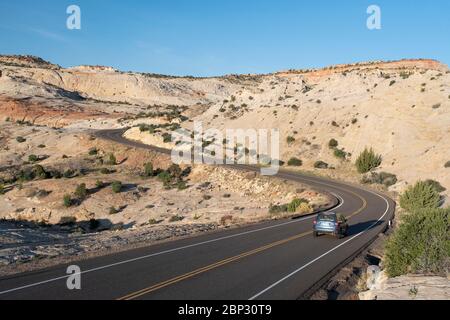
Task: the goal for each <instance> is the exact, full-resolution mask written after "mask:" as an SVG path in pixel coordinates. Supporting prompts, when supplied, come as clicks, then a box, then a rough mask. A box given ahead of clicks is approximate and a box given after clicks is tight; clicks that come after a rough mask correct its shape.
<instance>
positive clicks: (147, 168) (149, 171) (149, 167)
mask: <svg viewBox="0 0 450 320" xmlns="http://www.w3.org/2000/svg"><path fill="white" fill-rule="evenodd" d="M153 175H154V171H153V164H152V163H151V162H148V163H146V164H145V165H144V176H146V177H153Z"/></svg>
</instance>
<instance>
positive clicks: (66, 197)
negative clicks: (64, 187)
mask: <svg viewBox="0 0 450 320" xmlns="http://www.w3.org/2000/svg"><path fill="white" fill-rule="evenodd" d="M63 205H64V207H66V208H69V207H70V206H72V197H71V196H70V194H65V195H64V197H63Z"/></svg>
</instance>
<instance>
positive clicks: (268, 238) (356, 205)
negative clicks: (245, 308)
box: [0, 130, 395, 300]
mask: <svg viewBox="0 0 450 320" xmlns="http://www.w3.org/2000/svg"><path fill="white" fill-rule="evenodd" d="M98 136H99V137H100V138H104V139H109V140H112V141H116V142H118V143H122V144H126V145H128V146H132V147H137V148H143V149H151V150H156V151H160V152H164V153H168V150H162V149H159V148H154V147H151V146H146V145H143V144H140V143H138V142H131V141H128V140H125V139H123V138H122V136H121V132H120V131H117V130H110V131H101V132H99V133H98ZM236 167H237V168H238V169H246V170H254V171H256V170H258V171H259V169H258V168H253V167H247V166H236ZM278 176H279V177H281V178H284V179H288V180H293V181H299V182H302V183H305V184H308V185H311V186H312V187H315V188H318V189H322V190H326V191H328V192H331V193H333V194H335V195H336V196H337V197H338V198H339V199H340V203H339V205H338V206H337V207H336V208H335V209H334V210H335V211H336V212H338V213H342V214H344V215H345V216H347V217H348V218H349V223H350V230H349V236H348V237H347V238H345V239H341V240H337V239H335V238H333V237H328V236H323V237H319V238H317V239H315V238H313V236H312V233H311V228H312V221H313V217H306V218H301V219H295V220H282V221H271V222H265V223H261V224H258V225H252V226H248V227H244V228H239V229H231V230H225V231H220V232H216V233H211V234H204V235H200V236H197V237H194V238H189V239H183V240H177V241H173V242H168V243H163V244H157V245H153V246H149V247H146V248H141V249H135V250H130V251H126V252H123V253H117V254H113V255H108V256H104V257H98V258H93V259H89V260H86V261H82V262H79V263H78V265H79V266H80V267H81V270H82V275H81V285H82V289H81V290H74V291H70V290H68V289H67V287H66V280H67V275H66V269H67V265H63V266H59V267H53V268H50V269H47V270H42V271H38V272H32V273H26V274H20V275H16V276H12V277H9V278H3V279H0V299H176V300H196V299H214V300H215V299H231V300H247V299H298V298H299V297H301V296H302V295H303V294H305V293H307V292H309V291H310V289H311V288H312V287H313V286H314V285H316V284H317V283H318V282H319V281H320V280H323V279H324V277H326V276H327V275H329V274H330V272H333V271H334V270H336V268H337V267H339V266H341V265H342V263H343V262H344V261H346V260H348V259H349V258H351V257H352V256H354V254H355V253H357V252H359V251H360V250H361V249H362V248H363V247H365V246H366V245H367V244H368V243H370V242H371V241H372V240H373V239H374V238H376V236H377V235H378V234H379V233H380V232H382V231H383V230H384V229H385V228H386V225H387V223H388V221H389V220H390V219H391V218H392V216H393V214H394V209H395V203H394V202H393V201H392V200H391V199H389V198H386V197H385V196H383V195H381V194H378V193H375V192H373V191H370V190H365V189H361V188H359V187H356V186H351V185H348V184H343V183H340V182H336V181H330V180H326V179H323V178H318V177H310V176H303V175H300V174H295V173H289V172H284V171H282V172H280V173H279V174H278Z"/></svg>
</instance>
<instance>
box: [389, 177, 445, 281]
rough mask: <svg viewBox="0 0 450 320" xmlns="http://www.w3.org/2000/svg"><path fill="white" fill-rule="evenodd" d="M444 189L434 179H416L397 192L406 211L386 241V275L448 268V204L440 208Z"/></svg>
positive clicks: (440, 270)
mask: <svg viewBox="0 0 450 320" xmlns="http://www.w3.org/2000/svg"><path fill="white" fill-rule="evenodd" d="M443 190H445V189H443V188H442V186H441V185H440V183H439V182H437V181H434V180H427V181H419V182H417V183H416V184H415V185H413V186H410V187H409V188H408V189H407V190H406V191H405V192H404V193H403V194H402V195H401V196H400V206H401V207H402V208H403V209H404V210H406V213H405V214H404V215H403V216H402V219H401V220H400V223H399V227H398V228H397V230H396V231H395V232H394V234H393V235H392V236H391V237H390V238H389V239H388V241H387V244H386V248H385V249H386V251H385V263H386V271H387V274H388V276H390V277H396V276H400V275H404V274H408V273H421V274H437V275H445V274H446V273H448V272H449V271H450V208H447V209H441V208H439V206H440V204H441V196H440V192H442V191H443Z"/></svg>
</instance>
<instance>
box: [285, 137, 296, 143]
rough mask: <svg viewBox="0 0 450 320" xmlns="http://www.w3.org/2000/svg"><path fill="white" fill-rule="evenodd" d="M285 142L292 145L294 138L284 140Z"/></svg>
mask: <svg viewBox="0 0 450 320" xmlns="http://www.w3.org/2000/svg"><path fill="white" fill-rule="evenodd" d="M286 142H287V143H289V144H291V143H294V142H295V138H294V137H291V136H289V137H287V138H286Z"/></svg>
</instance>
